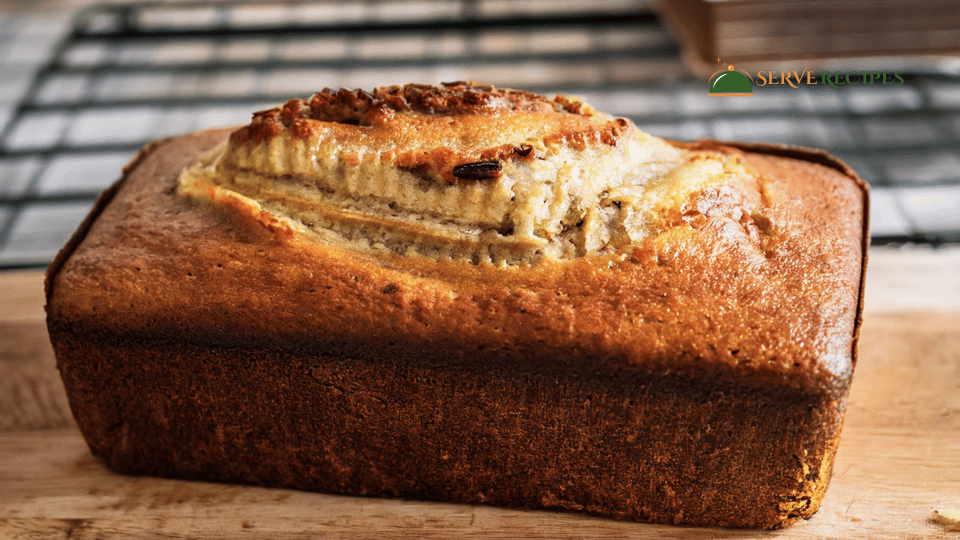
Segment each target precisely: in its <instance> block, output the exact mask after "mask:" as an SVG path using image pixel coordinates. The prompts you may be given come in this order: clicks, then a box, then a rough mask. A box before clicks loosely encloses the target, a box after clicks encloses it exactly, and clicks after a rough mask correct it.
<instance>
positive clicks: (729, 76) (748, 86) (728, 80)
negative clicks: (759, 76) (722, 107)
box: [710, 66, 753, 96]
mask: <svg viewBox="0 0 960 540" xmlns="http://www.w3.org/2000/svg"><path fill="white" fill-rule="evenodd" d="M710 95H711V96H752V95H753V77H751V76H750V74H749V73H747V72H745V71H741V70H734V69H733V66H728V67H727V71H718V72H716V73H714V74H713V76H712V77H710Z"/></svg>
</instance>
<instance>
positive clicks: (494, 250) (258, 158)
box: [180, 82, 776, 266]
mask: <svg viewBox="0 0 960 540" xmlns="http://www.w3.org/2000/svg"><path fill="white" fill-rule="evenodd" d="M755 184H756V179H755V176H754V174H753V173H752V172H751V171H750V170H749V169H748V168H747V167H745V166H744V165H743V163H742V162H741V160H740V159H739V157H738V156H729V155H724V154H720V153H708V152H692V151H687V150H683V149H680V148H677V147H675V146H672V145H670V144H668V143H667V142H665V141H663V140H661V139H658V138H656V137H653V136H650V135H648V134H646V133H644V132H642V131H641V130H639V129H637V127H636V126H635V125H634V124H633V123H632V122H630V121H629V120H625V119H623V118H612V117H610V116H608V115H605V114H602V113H599V112H597V111H596V110H594V109H593V107H591V106H590V105H588V104H586V103H584V102H583V101H580V100H578V99H574V98H567V97H564V96H556V97H554V98H553V99H548V98H547V97H545V96H540V95H536V94H531V93H529V92H522V91H517V90H504V89H498V88H494V87H492V86H483V85H477V84H474V83H467V82H457V83H448V84H443V85H440V86H427V85H413V84H411V85H405V86H391V87H385V88H377V89H374V90H373V91H372V92H370V93H367V92H364V91H362V90H356V91H350V90H344V89H341V90H338V91H332V90H329V89H328V90H324V91H322V92H320V93H317V94H315V95H314V96H313V97H311V98H310V99H307V100H299V99H294V100H290V101H288V102H287V103H286V104H285V105H284V106H282V107H278V108H275V109H270V110H267V111H262V112H258V113H255V114H254V117H253V121H252V123H251V124H249V125H247V126H245V127H243V128H241V129H239V130H237V131H235V132H234V133H233V134H232V135H231V136H230V138H229V139H228V140H226V141H224V142H223V144H221V145H220V146H219V147H217V148H216V149H215V150H214V151H213V152H212V153H210V154H208V155H207V156H205V157H204V158H203V159H202V160H201V161H200V162H198V163H197V164H195V165H194V166H192V167H190V168H188V169H187V170H186V171H185V172H184V174H183V175H182V176H181V178H180V192H181V193H182V194H185V195H188V196H192V197H194V198H198V199H205V200H214V201H217V200H219V201H224V200H229V201H230V202H231V203H232V205H233V206H245V207H246V208H247V209H248V211H249V212H250V213H251V215H261V216H266V217H267V218H268V219H270V220H278V223H283V224H284V226H286V227H289V228H290V229H291V230H295V231H297V232H298V233H300V234H303V235H306V236H309V237H311V238H313V239H315V240H317V241H320V242H323V243H326V244H331V245H340V246H344V247H349V248H351V249H358V250H364V251H387V252H394V253H399V254H404V255H420V256H426V257H429V258H433V259H454V260H467V261H471V262H473V263H474V264H478V263H492V264H495V265H498V266H504V265H518V264H519V265H524V264H537V263H539V262H542V261H544V260H569V259H573V258H578V257H583V256H585V255H593V254H603V255H612V256H616V255H618V254H619V255H624V254H625V253H627V252H628V250H629V247H630V246H635V245H637V244H638V243H639V242H641V241H642V240H643V239H644V238H646V237H648V236H650V235H651V234H654V233H656V232H657V231H659V230H662V229H663V228H664V227H666V226H669V221H670V220H671V219H673V218H672V217H670V216H668V214H669V213H670V211H671V210H672V209H677V208H679V209H680V210H681V214H683V215H684V216H683V217H681V219H687V218H690V217H692V216H693V215H714V214H723V215H726V216H729V217H730V218H731V219H733V220H734V221H737V222H738V223H741V224H742V226H743V227H744V230H745V231H747V232H748V234H749V236H750V237H751V239H752V241H753V242H754V243H755V244H756V245H757V248H758V249H759V250H761V251H762V250H765V249H768V248H769V244H770V243H771V242H773V241H775V230H776V225H775V224H774V223H772V222H771V221H770V220H769V219H768V218H767V217H766V216H764V215H762V211H761V210H760V208H761V206H762V201H761V200H760V197H759V196H753V195H756V194H757V193H758V191H757V190H756V189H751V186H753V187H755V186H754V185H755ZM694 193H699V195H698V196H697V197H695V200H692V199H690V196H691V194H694Z"/></svg>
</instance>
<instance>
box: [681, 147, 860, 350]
mask: <svg viewBox="0 0 960 540" xmlns="http://www.w3.org/2000/svg"><path fill="white" fill-rule="evenodd" d="M667 142H668V143H670V144H672V145H673V146H675V147H677V148H684V149H687V150H722V149H723V148H724V147H728V148H736V149H738V150H743V151H745V152H749V153H752V154H764V155H768V156H775V157H785V158H790V159H796V160H800V161H806V162H809V163H816V164H818V165H823V166H825V167H829V168H831V169H834V170H836V171H839V172H841V173H843V174H844V175H845V176H847V177H848V178H849V179H850V180H853V182H854V183H855V184H856V185H857V187H858V188H860V192H861V193H862V194H863V226H862V228H861V231H862V233H861V239H860V251H861V257H860V285H859V288H858V291H857V312H856V318H855V319H854V322H853V341H852V343H851V346H852V347H853V350H852V351H851V356H850V359H851V362H852V363H853V367H854V368H856V366H857V356H858V355H857V349H858V347H857V344H858V343H859V342H860V327H861V326H862V323H863V306H864V291H865V290H866V282H867V281H866V278H867V257H868V252H869V247H870V186H869V184H867V182H866V181H864V180H863V179H862V178H860V176H858V175H857V173H856V172H855V171H854V170H853V169H851V168H850V166H849V165H847V164H846V163H844V162H843V161H841V160H840V159H839V158H837V157H836V156H834V155H832V154H830V153H829V152H827V151H825V150H819V149H816V148H807V147H804V146H792V145H788V144H771V143H745V142H737V141H722V140H716V139H698V140H696V141H692V142H680V141H667Z"/></svg>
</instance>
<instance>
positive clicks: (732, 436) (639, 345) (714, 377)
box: [48, 131, 866, 527]
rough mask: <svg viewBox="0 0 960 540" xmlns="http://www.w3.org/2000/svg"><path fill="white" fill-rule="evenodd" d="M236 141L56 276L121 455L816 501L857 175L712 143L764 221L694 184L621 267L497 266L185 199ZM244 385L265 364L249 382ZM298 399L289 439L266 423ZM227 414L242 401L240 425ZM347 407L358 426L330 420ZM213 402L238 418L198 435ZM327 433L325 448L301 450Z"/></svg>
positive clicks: (225, 466) (855, 224)
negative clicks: (713, 207)
mask: <svg viewBox="0 0 960 540" xmlns="http://www.w3.org/2000/svg"><path fill="white" fill-rule="evenodd" d="M227 136H228V133H227V131H213V132H205V133H199V134H194V135H190V136H187V137H183V138H180V139H176V140H173V141H169V142H166V143H164V144H162V145H159V146H157V147H155V148H154V149H152V151H151V152H150V153H149V155H147V156H145V157H144V158H143V159H141V160H139V161H138V163H137V164H136V166H135V167H134V168H133V169H132V170H130V171H129V172H128V174H127V177H126V178H125V180H124V182H123V183H122V185H121V186H119V188H117V192H116V195H114V196H113V197H112V200H109V201H108V203H105V205H104V206H105V207H103V208H98V210H96V213H98V215H96V216H95V217H94V219H92V223H91V224H90V225H89V227H88V229H87V230H86V231H85V233H78V237H77V238H76V240H75V242H72V244H74V243H75V244H76V247H75V248H73V249H72V251H71V250H69V249H68V250H66V251H65V252H64V255H63V256H62V257H61V259H62V260H60V262H59V263H58V264H56V265H54V266H53V267H51V270H50V274H49V276H48V279H49V286H48V324H49V327H50V332H51V338H52V340H53V343H54V346H55V349H56V350H57V354H58V361H59V364H60V369H61V371H62V373H63V374H64V379H65V381H66V383H67V384H66V385H67V388H68V392H69V393H70V396H71V403H72V405H73V407H74V411H75V414H76V415H77V417H78V422H79V423H80V425H81V428H82V429H83V430H84V433H85V436H86V437H87V439H88V441H89V442H90V444H91V447H92V448H94V450H95V451H96V452H97V453H98V454H100V455H103V456H104V457H105V458H106V459H107V461H108V463H110V464H111V466H114V467H116V468H118V469H120V470H125V471H131V472H140V473H153V474H168V475H176V476H189V477H197V476H199V477H205V478H211V479H220V480H228V481H244V482H255V483H267V484H274V485H290V486H294V487H301V488H307V489H324V490H333V491H341V492H347V493H361V494H376V493H379V494H396V495H403V496H418V497H427V498H439V499H443V500H456V501H467V502H482V501H492V502H496V503H498V504H509V505H523V506H546V507H562V508H581V509H584V510H587V511H590V512H594V513H598V514H601V515H609V516H614V517H620V518H630V519H643V520H653V521H660V522H668V523H691V524H701V525H711V524H713V525H716V524H719V525H726V526H749V527H778V526H782V525H784V524H787V523H790V522H792V521H795V520H796V519H799V518H801V517H809V516H810V515H811V514H812V513H813V512H815V511H816V509H817V507H818V506H819V501H820V498H821V497H822V495H823V492H824V490H825V488H826V484H827V481H828V478H829V474H830V467H831V466H832V456H833V454H834V453H835V451H836V445H837V442H838V440H839V438H838V437H839V430H840V426H841V424H842V416H843V409H844V404H845V400H846V394H847V390H848V388H849V383H850V378H851V375H852V369H853V352H854V351H855V345H856V334H857V328H858V322H859V309H860V305H861V304H860V295H861V290H862V266H861V265H862V264H863V262H862V261H863V260H864V258H865V242H866V239H865V238H866V237H865V231H864V223H865V208H866V194H865V190H864V187H863V185H862V183H860V182H859V181H858V180H857V179H856V178H855V176H852V175H851V174H849V171H846V170H842V169H839V170H838V168H837V167H836V166H832V165H831V163H830V162H825V161H824V159H823V158H822V157H817V155H816V154H812V153H806V152H805V151H802V150H799V149H788V150H779V149H774V148H771V147H766V146H754V147H742V146H740V147H738V146H733V145H730V144H719V143H711V142H701V143H697V144H696V145H693V146H690V148H694V149H699V150H702V151H704V152H725V153H736V154H740V155H741V156H742V158H743V159H744V160H745V162H746V163H747V164H748V166H749V167H752V168H753V170H755V171H756V173H757V179H758V180H757V186H756V190H757V194H758V195H757V196H758V197H759V198H761V199H762V200H763V211H764V214H763V215H758V216H751V218H750V219H749V220H747V221H745V222H743V223H740V222H736V221H733V220H730V219H727V218H724V217H723V216H719V217H718V216H716V215H700V214H698V213H697V212H698V211H697V208H698V205H697V204H696V201H692V202H691V204H690V205H688V206H687V207H685V208H684V209H683V210H682V212H684V213H683V214H682V215H681V214H680V213H678V215H677V216H675V218H676V219H673V220H672V221H670V222H672V223H674V224H675V226H673V227H670V228H667V229H665V230H663V231H660V232H659V233H658V234H656V235H654V236H652V237H651V238H649V239H648V240H647V241H645V242H644V243H642V244H641V245H639V246H637V247H636V249H634V250H633V252H632V254H631V256H630V257H628V258H627V259H625V260H622V261H617V260H612V259H609V258H604V257H586V258H583V259H578V260H574V261H569V262H564V263H556V264H544V265H540V266H536V267H530V268H508V269H502V268H494V267H492V266H489V265H479V266H474V265H471V264H469V263H464V262H461V261H434V260H429V259H425V258H419V257H413V258H410V257H403V256H399V255H384V256H374V255H370V254H358V253H352V252H347V251H343V250H340V249H336V248H330V247H324V246H322V245H319V244H317V243H314V242H310V241H305V240H303V239H300V238H298V237H296V236H289V237H279V236H277V235H276V234H274V233H273V232H272V231H271V230H269V229H267V228H264V227H263V226H262V225H261V224H260V223H259V222H253V221H252V220H250V219H249V217H247V216H245V215H244V214H243V213H242V212H235V213H227V214H223V213H216V212H211V211H209V209H207V208H204V207H202V206H200V207H198V206H195V205H192V204H191V203H189V202H188V201H184V200H182V199H180V198H178V197H176V195H175V194H174V185H175V180H176V174H177V172H178V171H179V170H180V169H181V168H182V167H184V166H186V165H187V164H189V163H190V162H192V161H193V160H194V159H196V156H197V155H198V154H199V153H201V152H202V151H204V150H206V149H208V148H211V147H212V146H213V145H215V144H216V143H217V142H218V141H220V140H222V139H223V138H225V137H227ZM778 153H779V154H782V155H777V154H778ZM700 196H703V195H702V194H700ZM678 212H680V211H678ZM668 221H669V220H668ZM770 223H776V224H777V227H778V230H776V231H771V230H766V231H764V230H763V229H764V227H765V226H766V227H767V228H768V229H769V224H770ZM765 224H766V225H765ZM754 229H755V230H754ZM744 231H747V232H744ZM750 231H753V233H751V232H750ZM758 231H759V232H758ZM754 233H755V235H756V238H761V234H767V235H771V234H776V237H777V238H776V241H775V242H767V243H763V242H759V240H758V242H759V243H758V242H754V241H751V238H752V237H751V234H754ZM80 236H82V238H81V237H80ZM145 344H150V345H145ZM140 356H142V358H140V359H138V358H137V357H140ZM220 362H222V364H220ZM101 365H102V366H110V367H109V368H108V369H107V370H106V373H105V372H104V371H103V370H100V369H99V368H98V367H96V366H101ZM232 369H237V370H240V371H239V373H242V376H240V377H239V378H238V379H237V380H236V381H234V376H233V375H230V372H229V371H225V370H232ZM145 370H155V371H153V373H156V371H157V370H158V371H160V372H163V373H166V375H163V374H160V375H149V373H150V372H147V371H145ZM288 370H293V371H292V372H291V371H288ZM145 373H147V374H145ZM104 376H106V377H107V378H108V379H109V381H112V382H109V381H108V382H107V383H104V382H103V381H99V380H97V377H104ZM157 377H159V378H157ZM244 377H250V379H249V380H250V381H251V382H254V381H261V382H260V383H259V386H258V385H251V386H253V388H247V390H249V392H250V394H249V395H245V396H240V395H236V392H235V390H234V387H236V386H240V385H242V381H243V380H247V379H245V378H244ZM151 381H154V382H156V387H155V388H152V389H151V390H149V391H145V390H144V388H143V385H147V386H149V385H151V384H154V383H152V382H151ZM158 381H163V382H158ZM224 381H228V382H224ZM390 381H397V382H390ZM102 384H107V385H108V387H111V388H114V387H115V388H116V392H115V393H114V394H112V397H111V395H104V393H103V392H100V385H102ZM112 385H114V386H112ZM411 385H412V386H411ZM221 386H225V387H226V388H227V389H226V390H223V389H219V390H218V388H220V387H221ZM281 388H287V389H288V391H289V392H293V394H292V395H287V394H285V393H283V392H281V390H280V389H281ZM404 388H407V389H408V390H404ZM324 389H326V390H324ZM411 389H412V390H411ZM184 392H188V393H189V394H190V395H189V396H188V395H184V394H183V393H184ZM223 392H227V393H228V394H230V395H229V396H224V395H223ZM278 392H279V393H278ZM431 393H435V394H437V395H438V396H442V399H440V398H438V399H437V400H435V401H432V402H430V401H428V398H429V397H430V395H431ZM178 394H179V395H183V397H175V396H177V395H178ZM553 395H556V396H559V399H553V398H552V397H551V396H553ZM218 399H219V400H221V401H220V402H218ZM124 400H129V402H126V401H124ZM247 401H249V402H251V403H254V404H255V406H254V407H252V408H247V407H248V406H249V405H247ZM278 403H279V404H282V405H283V407H284V408H283V412H281V413H280V417H279V418H280V424H279V425H278V427H276V429H278V430H282V429H289V432H285V433H280V432H276V431H275V430H273V428H268V427H267V426H270V425H271V423H276V422H277V417H275V416H273V415H272V414H269V413H264V412H263V411H268V410H269V407H271V406H277V404H278ZM311 403H312V404H311ZM378 403H379V405H378ZM577 403H579V404H580V405H576V404H577ZM584 403H587V405H586V407H587V408H585V409H581V408H578V407H582V406H583V404H584ZM591 404H596V406H595V407H594V406H593V405H591ZM384 405H386V408H385V409H384V408H383V406H384ZM392 405H395V406H397V407H398V408H399V409H398V410H399V411H404V412H405V413H406V414H420V415H423V417H421V416H417V421H416V422H413V423H411V422H410V421H409V418H407V422H406V423H404V421H403V417H402V416H395V415H394V413H392V412H390V410H391V409H390V406H392ZM627 405H629V406H627ZM230 407H243V410H242V412H241V413H237V411H236V410H235V409H234V411H233V414H240V416H241V418H234V419H230V418H228V417H227V416H221V415H226V414H227V412H226V411H227V410H228V409H229V408H230ZM337 407H340V408H341V410H342V411H343V414H342V418H340V419H339V420H338V419H333V418H330V417H329V415H328V414H327V413H325V412H324V411H330V410H337ZM417 407H420V408H421V412H420V413H415V412H412V411H416V410H418V409H417ZM198 408H206V409H203V410H209V411H214V412H215V414H214V413H211V414H212V416H210V417H211V418H216V420H214V422H213V425H214V426H221V428H222V429H221V428H217V429H218V430H220V431H217V433H211V432H209V430H207V431H204V428H203V425H205V424H203V422H204V421H201V420H199V419H197V418H195V417H194V416H192V415H196V414H200V413H199V412H198V411H199V409H198ZM344 408H345V409H344ZM216 411H220V412H216ZM423 411H427V412H423ZM578 411H580V412H578ZM584 411H585V412H584ZM428 412H429V414H430V415H434V416H432V417H431V418H432V420H431V419H430V418H426V416H428ZM203 414H206V413H203ZM298 414H299V415H301V417H299V418H297V417H296V415H298ZM173 418H176V419H177V422H180V421H182V422H184V423H185V424H183V425H184V426H192V427H191V428H189V429H188V428H184V427H183V426H180V427H176V428H175V429H174V427H171V424H170V422H172V421H173V420H172V419H173ZM444 418H446V419H447V420H443V419H444ZM511 418H513V419H515V421H514V420H511ZM244 419H245V420H244ZM481 419H483V420H481ZM194 422H200V424H197V425H196V426H193V423H194ZM478 422H479V423H478ZM484 422H486V424H484ZM365 423H366V424H371V425H370V426H369V428H370V429H371V430H372V431H370V433H368V434H367V435H362V434H361V433H362V431H361V430H362V429H364V428H363V427H362V426H364V424H365ZM284 426H285V427H284ZM427 426H433V427H427ZM535 426H541V427H540V428H537V427H535ZM545 426H546V427H548V426H554V427H555V428H556V429H557V430H559V431H556V432H549V431H547V432H544V431H543V427H545ZM387 428H389V429H387ZM244 429H247V430H267V431H271V433H266V434H262V433H261V434H260V435H258V436H261V435H262V436H263V437H264V438H263V439H261V440H262V441H264V442H263V443H258V442H257V441H256V440H253V439H249V437H247V436H241V435H238V433H239V432H242V431H243V430H244ZM311 429H315V430H316V431H315V432H316V433H321V432H327V433H329V439H327V440H326V441H325V442H324V441H314V442H310V443H306V442H304V443H303V445H304V446H303V447H302V448H301V449H299V450H298V449H296V448H293V447H290V448H288V447H287V446H284V445H291V444H292V445H294V446H296V445H298V444H301V442H299V441H302V439H301V438H300V437H302V436H304V434H305V433H307V432H309V431H310V430H311ZM223 430H226V431H223ZM236 430H240V431H239V432H238V431H236ZM390 430H392V431H390ZM704 430H705V431H704ZM218 433H219V434H218ZM224 433H227V434H226V435H225V434H224ZM231 433H233V435H230V434H231ZM390 433H393V434H392V435H390ZM418 434H419V435H418ZM431 434H432V435H431ZM458 434H459V435H458ZM458 436H462V437H465V440H468V441H471V442H472V443H473V444H475V445H476V451H475V452H474V453H473V454H471V453H470V452H469V451H468V449H466V448H463V446H462V445H461V446H456V445H455V441H456V440H457V437H458ZM177 437H187V438H189V439H190V441H189V442H188V443H187V444H186V446H190V445H191V444H193V446H192V447H191V448H192V449H191V448H182V447H181V446H178V445H182V444H183V443H181V442H179V440H178V439H177ZM218 437H219V439H218ZM224 437H226V438H225V439H224ZM231 437H232V438H231ZM245 437H246V438H245ZM418 437H420V438H424V437H425V439H423V440H426V441H427V442H426V443H424V442H423V441H422V440H416V439H417V438H418ZM430 437H433V438H432V439H431V438H430ZM151 438H152V439H153V440H150V439H151ZM354 439H357V440H360V441H361V443H360V444H358V445H357V446H356V447H350V446H345V445H347V443H348V441H351V440H354ZM218 440H219V441H220V442H217V441H218ZM291 441H298V442H291ZM538 441H540V442H538ZM264 444H266V445H270V446H269V448H268V447H267V446H263V445H264ZM378 444H379V445H380V447H381V448H384V445H386V447H389V448H393V449H394V450H392V451H390V452H387V453H386V454H385V455H379V457H378V455H377V454H375V453H371V452H372V451H371V450H370V446H375V445H378ZM421 444H426V447H425V449H424V450H423V452H422V453H418V452H419V451H418V450H417V448H418V447H419V446H420V445H421ZM576 444H581V447H577V446H576ZM277 445H280V446H277ZM365 445H366V446H365ZM444 445H454V446H452V447H447V446H444ZM570 445H573V446H570ZM434 446H436V448H434ZM281 447H282V448H281ZM158 449H159V450H158ZM434 450H435V451H436V452H435V453H434V454H430V452H432V451H434ZM163 451H167V452H175V453H177V456H180V457H176V456H174V457H170V456H169V455H167V456H166V457H164V456H161V455H160V454H158V452H163ZM311 452H312V453H311ZM511 453H512V454H511ZM443 455H447V456H448V458H443V457H442V456H443ZM451 455H453V456H455V458H456V459H453V460H452V461H451V460H450V458H449V456H451ZM510 455H512V456H514V457H513V458H511V457H509V456H510ZM544 455H549V456H550V457H548V458H544V457H543V456H544ZM263 456H270V458H269V459H267V460H266V461H264V462H263V463H260V464H256V462H257V461H258V460H260V459H261V458H263ZM504 460H506V461H504ZM538 460H539V461H538ZM418 462H422V463H425V464H429V465H430V466H431V467H433V469H431V470H427V469H426V468H424V467H414V466H413V465H412V464H413V463H418ZM284 463H286V464H290V463H294V465H283V464H284ZM400 466H403V467H409V468H411V469H407V470H404V469H402V468H396V467H400ZM598 466H599V467H601V469H600V470H601V471H603V472H602V473H599V472H597V469H596V467H598ZM277 467H279V468H280V469H277ZM284 467H286V468H284ZM290 467H292V469H290V470H287V469H288V468H290ZM310 467H315V470H314V472H313V473H310V470H311V469H310ZM278 470H282V472H280V473H278V472H277V471H278ZM363 471H366V472H363ZM418 471H419V472H418ZM590 471H593V472H590ZM298 475H300V476H298ZM538 475H539V476H538ZM297 478H300V479H299V480H297ZM454 486H459V487H454ZM618 486H619V487H618ZM698 501H699V502H698Z"/></svg>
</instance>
